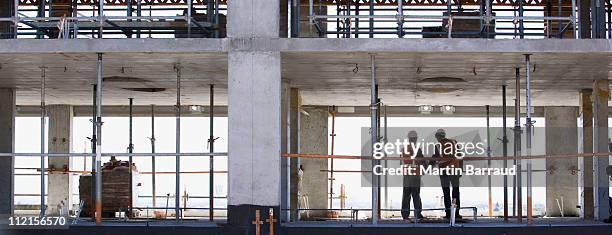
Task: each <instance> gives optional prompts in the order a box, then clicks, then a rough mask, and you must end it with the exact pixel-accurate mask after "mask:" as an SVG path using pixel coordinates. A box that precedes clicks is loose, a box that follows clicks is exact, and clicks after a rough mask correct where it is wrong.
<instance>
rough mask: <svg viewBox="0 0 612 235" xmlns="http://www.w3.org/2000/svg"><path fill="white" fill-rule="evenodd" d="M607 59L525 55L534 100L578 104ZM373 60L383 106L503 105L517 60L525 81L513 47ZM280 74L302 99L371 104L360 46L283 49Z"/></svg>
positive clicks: (601, 75)
mask: <svg viewBox="0 0 612 235" xmlns="http://www.w3.org/2000/svg"><path fill="white" fill-rule="evenodd" d="M611 61H612V60H611V58H610V56H608V55H605V54H560V53H536V54H534V55H531V64H532V72H531V78H532V83H531V84H532V86H531V88H532V95H533V101H534V104H535V105H572V106H575V105H578V91H580V90H581V89H583V88H590V87H592V81H593V80H595V79H607V78H608V77H609V74H610V71H611V65H610V62H611ZM376 64H377V73H376V74H377V78H378V81H379V87H380V88H379V89H380V96H381V98H383V102H385V103H387V104H388V105H422V104H433V105H443V104H453V105H464V106H470V105H485V104H490V105H501V86H502V85H503V84H507V85H508V91H507V92H508V97H513V96H514V92H515V91H514V88H515V68H516V67H519V68H520V73H521V74H520V76H521V87H522V89H524V88H525V71H526V70H525V56H524V55H522V54H518V53H377V54H376ZM283 76H284V77H285V78H287V79H290V83H291V84H292V85H293V86H297V87H300V88H302V91H303V95H304V103H307V104H328V105H332V104H333V105H355V104H359V105H367V104H368V103H369V96H370V91H369V86H370V77H371V70H370V58H369V55H368V54H366V53H286V54H285V55H284V56H283ZM461 80H463V81H461ZM457 81H459V82H457ZM508 102H509V103H510V102H512V101H508Z"/></svg>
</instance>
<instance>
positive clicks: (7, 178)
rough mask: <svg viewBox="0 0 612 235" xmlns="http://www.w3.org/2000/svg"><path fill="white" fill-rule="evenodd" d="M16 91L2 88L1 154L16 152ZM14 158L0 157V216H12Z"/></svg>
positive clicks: (0, 97) (0, 119)
mask: <svg viewBox="0 0 612 235" xmlns="http://www.w3.org/2000/svg"><path fill="white" fill-rule="evenodd" d="M15 97H16V95H15V90H14V89H10V88H0V152H2V153H13V152H15V114H16V109H15ZM14 166H15V158H14V157H0V185H1V186H0V215H12V214H13V210H14V203H13V193H14V191H15V182H14V179H13V173H14V170H15V167H14Z"/></svg>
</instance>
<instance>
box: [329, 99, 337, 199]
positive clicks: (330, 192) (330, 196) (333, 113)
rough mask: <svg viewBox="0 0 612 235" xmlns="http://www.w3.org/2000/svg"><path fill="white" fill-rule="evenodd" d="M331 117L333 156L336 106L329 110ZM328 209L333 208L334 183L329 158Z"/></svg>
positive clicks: (331, 161) (332, 169) (332, 163)
mask: <svg viewBox="0 0 612 235" xmlns="http://www.w3.org/2000/svg"><path fill="white" fill-rule="evenodd" d="M330 113H331V116H332V129H331V134H330V137H331V152H330V153H331V155H332V156H333V155H334V154H335V153H334V150H335V145H336V106H332V110H331V112H330ZM329 170H330V171H329V207H328V208H329V209H332V208H334V181H335V180H336V179H335V178H334V159H333V158H330V159H329Z"/></svg>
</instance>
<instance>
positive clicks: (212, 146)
mask: <svg viewBox="0 0 612 235" xmlns="http://www.w3.org/2000/svg"><path fill="white" fill-rule="evenodd" d="M214 89H215V85H212V84H211V85H210V114H209V115H210V118H209V119H210V120H209V121H210V137H209V139H208V144H209V150H210V153H211V154H212V153H214V152H215V134H214V127H215V125H214V124H215V112H214V107H215V90H214ZM208 161H209V164H210V174H209V176H210V177H209V182H208V184H209V188H208V190H209V191H208V197H209V198H210V200H209V202H210V203H209V208H208V214H209V220H210V221H213V219H214V217H215V215H214V213H215V209H214V207H215V203H214V199H215V190H214V189H215V188H214V186H215V161H214V157H213V156H212V155H210V158H209V159H208Z"/></svg>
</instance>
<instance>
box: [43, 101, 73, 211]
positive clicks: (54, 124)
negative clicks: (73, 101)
mask: <svg viewBox="0 0 612 235" xmlns="http://www.w3.org/2000/svg"><path fill="white" fill-rule="evenodd" d="M73 113H74V112H73V110H72V106H69V105H50V106H48V107H47V115H48V117H49V139H48V141H49V144H48V146H49V153H70V152H72V118H73ZM48 165H49V169H54V170H59V171H62V170H65V169H72V158H71V157H52V158H49V163H48ZM72 178H73V177H72V175H70V174H49V176H48V187H47V188H48V197H47V204H48V206H49V208H48V210H47V214H48V215H56V216H57V215H61V213H67V212H68V210H70V209H71V208H72V192H73V191H72V186H73V183H72Z"/></svg>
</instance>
